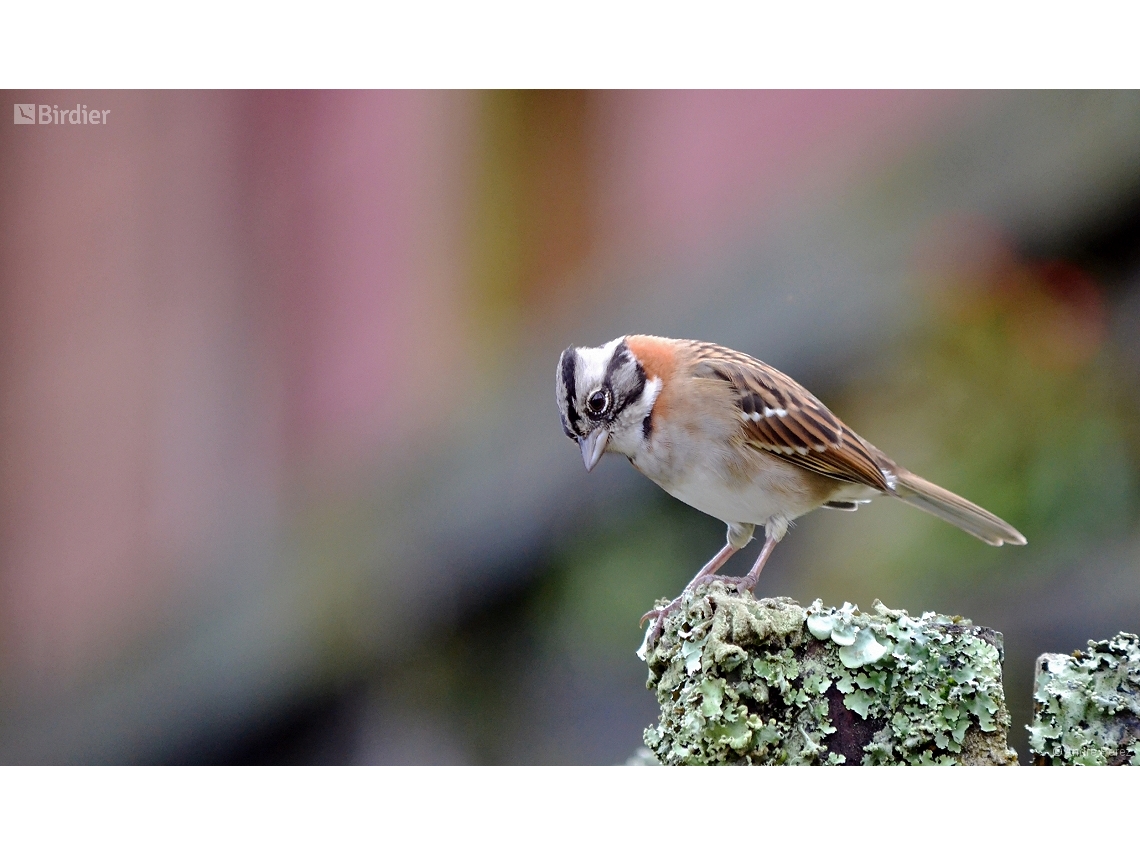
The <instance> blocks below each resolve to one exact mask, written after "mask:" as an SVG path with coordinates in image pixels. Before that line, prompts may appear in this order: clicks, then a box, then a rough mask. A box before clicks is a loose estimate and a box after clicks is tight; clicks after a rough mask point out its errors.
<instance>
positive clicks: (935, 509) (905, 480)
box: [895, 467, 1026, 546]
mask: <svg viewBox="0 0 1140 855" xmlns="http://www.w3.org/2000/svg"><path fill="white" fill-rule="evenodd" d="M895 474H896V476H897V477H898V483H897V484H896V486H895V495H896V496H898V497H899V498H900V499H902V500H903V501H904V502H906V503H907V504H908V505H911V506H913V507H916V508H918V509H920V510H923V511H926V512H927V513H928V514H934V516H936V517H938V518H939V519H942V520H946V522H948V523H950V524H951V525H956V526H958V528H960V529H962V531H965V532H968V533H969V534H972V535H973V536H974V537H976V538H978V539H979V540H984V541H985V542H986V543H988V544H989V545H990V546H1001V545H1002V544H1003V543H1012V544H1015V545H1017V546H1024V545H1025V543H1026V540H1025V536H1024V535H1022V533H1021V532H1019V531H1018V530H1017V529H1015V528H1014V527H1013V526H1011V525H1010V524H1009V523H1007V522H1006V521H1005V520H1003V519H1000V518H998V517H995V516H994V515H993V514H991V513H990V512H989V511H987V510H986V509H985V508H979V507H978V506H977V505H975V504H974V503H973V502H967V501H966V500H965V499H963V498H962V497H961V496H956V495H954V494H953V493H951V492H950V491H949V490H943V489H942V488H941V487H939V486H938V485H937V484H931V483H930V482H929V481H927V480H926V479H924V478H919V477H918V476H917V475H915V474H914V473H913V472H908V471H906V470H905V469H902V468H901V467H900V468H899V469H898V470H897V471H896V473H895Z"/></svg>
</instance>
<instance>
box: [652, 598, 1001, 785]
mask: <svg viewBox="0 0 1140 855" xmlns="http://www.w3.org/2000/svg"><path fill="white" fill-rule="evenodd" d="M646 638H647V640H648V635H647V636H646ZM638 655H639V656H641V658H642V659H644V660H645V662H646V664H648V666H649V683H648V687H649V688H651V689H655V690H656V692H657V699H658V702H659V703H660V704H661V719H660V721H659V722H658V724H657V726H655V727H651V728H648V729H647V730H646V731H645V744H646V745H647V746H648V747H649V748H650V750H652V751H653V753H654V754H655V755H656V757H657V758H658V760H660V761H661V762H662V763H665V764H682V763H684V764H700V765H708V764H725V763H731V764H765V765H777V764H778V765H784V764H796V765H809V764H811V765H820V764H845V765H857V764H863V765H896V764H904V765H910V764H947V765H950V764H973V765H1009V764H1012V763H1016V762H1017V755H1016V753H1014V751H1013V750H1012V749H1010V748H1009V747H1008V746H1007V744H1006V734H1007V732H1008V729H1009V714H1008V712H1007V711H1006V708H1005V695H1004V692H1003V690H1002V682H1001V660H1002V649H1001V634H1000V633H996V632H993V631H992V630H988V629H985V628H983V627H976V626H974V625H972V624H971V623H970V622H969V621H967V620H964V619H963V618H959V617H954V618H950V617H945V616H942V615H936V614H933V613H930V612H928V613H926V614H924V615H923V616H922V617H920V618H912V617H910V616H909V615H908V614H907V613H906V612H905V611H897V610H893V609H888V608H886V607H885V606H883V605H882V603H880V602H878V601H877V600H876V601H875V604H874V610H873V612H871V613H864V612H860V611H859V609H858V608H856V607H855V606H852V605H851V604H850V603H845V604H844V605H843V607H842V608H839V609H835V608H825V607H823V606H822V605H821V603H820V601H819V600H816V601H815V602H814V603H813V604H812V605H811V606H810V607H809V608H806V609H805V608H803V607H802V606H800V605H799V604H798V603H796V602H795V601H794V600H790V599H788V598H786V597H779V598H776V599H764V600H754V599H753V598H752V597H751V596H748V595H740V594H737V593H735V592H733V591H730V590H729V589H728V588H726V587H725V585H724V584H723V583H722V582H720V581H715V582H713V583H711V584H710V585H708V586H707V587H701V588H698V590H697V592H696V593H695V594H694V595H692V596H686V598H685V599H684V601H683V602H682V604H681V607H680V608H679V609H677V611H675V612H674V613H673V614H672V615H670V616H669V618H668V619H667V620H666V621H665V627H664V632H663V634H662V636H661V638H660V639H658V641H657V643H656V644H655V645H653V646H652V648H648V647H647V646H646V645H643V646H642V649H641V650H639V651H638Z"/></svg>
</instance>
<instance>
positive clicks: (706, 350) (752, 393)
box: [693, 342, 891, 492]
mask: <svg viewBox="0 0 1140 855" xmlns="http://www.w3.org/2000/svg"><path fill="white" fill-rule="evenodd" d="M693 344H694V345H695V347H696V349H697V367H696V374H697V376H701V377H709V378H716V379H720V380H724V381H726V382H727V383H728V384H729V385H730V386H731V387H732V389H733V392H734V394H735V395H736V396H737V401H738V404H739V406H740V412H741V430H742V431H743V436H744V441H745V442H747V443H748V444H749V445H752V446H755V447H756V448H760V449H763V450H764V451H767V452H769V453H771V454H775V455H778V456H779V457H781V458H783V459H784V460H787V461H788V462H789V463H794V464H796V465H797V466H802V467H803V468H804V469H809V470H811V471H812V472H818V473H820V474H821V475H827V476H829V477H831V478H838V479H840V480H841V481H850V482H853V483H856V484H866V485H867V486H869V487H874V488H875V489H877V490H882V491H884V492H891V488H890V487H889V486H888V484H887V480H886V476H885V475H884V474H883V471H882V469H881V468H880V462H879V461H880V458H881V455H880V454H879V453H878V452H877V450H876V449H874V448H872V447H871V446H869V445H867V443H866V442H864V441H863V439H862V438H861V437H860V436H858V434H856V433H854V432H853V431H852V430H851V429H850V428H848V427H846V426H845V425H844V424H843V423H842V422H841V421H839V419H837V418H836V417H835V416H834V415H833V414H832V413H831V411H830V410H829V409H827V407H825V406H824V405H823V404H822V403H821V402H820V401H819V399H818V398H816V397H815V396H814V395H812V394H811V392H809V391H808V390H807V389H805V388H804V387H803V386H801V385H800V384H799V383H797V382H796V381H795V380H793V379H792V378H791V377H788V376H787V375H786V374H782V373H780V372H779V371H777V370H776V369H774V368H772V367H771V366H769V365H765V364H764V363H763V362H761V361H760V360H758V359H753V358H752V357H750V356H747V355H746V354H743V353H739V352H737V351H734V350H729V349H728V348H726V347H721V346H719V345H715V344H707V343H705V342H694V343H693ZM882 463H884V464H886V465H887V466H891V464H890V462H889V461H886V460H882Z"/></svg>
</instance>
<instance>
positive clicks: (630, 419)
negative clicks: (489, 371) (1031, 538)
mask: <svg viewBox="0 0 1140 855" xmlns="http://www.w3.org/2000/svg"><path fill="white" fill-rule="evenodd" d="M557 384H558V408H559V410H560V412H561V416H562V428H563V430H565V431H566V435H567V436H569V437H570V438H571V439H573V440H575V441H576V442H577V443H578V445H579V446H580V447H581V450H582V460H583V462H584V463H585V464H586V469H587V471H588V470H592V469H593V468H594V467H595V466H596V465H597V463H598V460H599V459H600V458H601V456H602V454H603V453H604V452H606V451H611V452H616V453H618V454H624V455H625V456H626V457H628V458H629V461H630V462H631V463H632V464H633V465H634V467H635V468H636V469H637V470H638V471H639V472H641V473H642V474H643V475H645V476H646V477H648V478H649V479H650V480H652V481H653V482H655V483H656V484H657V485H658V486H660V487H662V488H663V489H664V490H665V491H666V492H667V493H669V494H670V495H672V496H675V497H676V498H678V499H680V500H681V501H682V502H685V503H686V504H689V505H692V506H693V507H694V508H696V509H697V510H700V511H704V512H705V513H706V514H710V515H711V516H714V517H716V518H717V519H720V520H722V521H724V522H725V523H726V524H727V525H728V542H727V544H725V546H724V548H723V549H721V550H720V552H718V553H717V554H716V555H715V556H713V558H712V560H710V561H709V562H708V563H707V564H706V565H705V566H704V567H702V568H701V569H700V571H699V572H698V573H697V575H696V576H694V577H693V580H692V581H691V582H689V584H688V585H687V586H686V588H685V590H686V591H690V590H692V589H694V588H696V587H697V586H698V585H699V584H702V583H704V582H707V581H709V578H710V577H711V576H712V575H713V574H714V573H716V572H717V571H718V570H719V569H720V568H721V567H722V566H723V565H724V563H725V562H726V561H727V560H728V559H729V558H730V557H731V556H732V555H733V554H734V553H735V552H737V551H738V550H740V549H742V548H743V547H744V546H745V545H746V544H747V543H748V542H749V541H750V540H751V539H752V533H753V530H754V529H755V527H756V526H758V525H761V526H763V527H764V546H763V548H762V549H761V551H760V556H759V558H757V559H756V563H755V564H754V565H753V566H752V569H751V570H750V571H749V572H748V575H747V576H744V577H743V578H742V579H740V580H739V581H738V582H737V583H736V585H737V589H738V590H740V591H751V590H752V589H753V588H754V587H755V586H756V581H757V579H758V578H759V576H760V571H761V570H762V569H763V568H764V562H765V561H767V560H768V556H769V555H771V554H772V549H773V547H775V545H776V544H777V543H779V541H780V539H781V538H783V536H784V535H785V534H786V533H787V530H788V525H789V523H791V521H792V520H794V519H796V518H797V517H800V516H803V515H804V514H806V513H808V512H809V511H813V510H815V509H816V508H820V507H828V508H838V509H841V510H855V509H856V508H858V506H859V505H861V504H864V503H866V502H869V501H870V500H871V499H872V498H874V497H875V496H882V495H887V496H894V497H895V498H897V499H901V500H902V501H904V502H906V503H907V504H908V505H913V506H914V507H916V508H920V509H921V510H924V511H926V512H927V513H931V514H934V516H936V517H939V518H940V519H943V520H946V522H948V523H951V524H952V525H956V526H957V527H958V528H960V529H962V530H963V531H966V532H968V533H970V534H972V535H974V537H977V538H979V539H980V540H984V541H985V542H986V543H988V544H991V545H992V546H1001V545H1002V544H1003V543H1013V544H1019V545H1020V544H1024V543H1025V538H1024V537H1023V536H1022V535H1021V533H1020V532H1018V531H1017V529H1015V528H1013V526H1011V525H1009V524H1008V523H1006V522H1005V521H1003V520H1001V519H998V517H996V516H994V515H993V514H991V513H990V512H989V511H987V510H985V509H983V508H980V507H978V506H977V505H975V504H973V503H971V502H968V501H966V500H965V499H963V498H962V497H960V496H956V495H954V494H953V493H951V492H950V491H948V490H944V489H942V488H941V487H939V486H937V485H935V484H932V483H930V482H929V481H925V480H923V479H922V478H919V477H918V476H917V475H915V474H914V473H912V472H909V471H907V470H906V469H904V468H903V467H901V466H899V465H898V464H897V463H895V462H893V461H892V460H891V459H890V458H888V457H887V456H886V455H885V454H883V453H882V452H881V451H879V449H877V448H875V447H874V446H873V445H871V444H870V443H869V442H867V441H866V440H864V439H863V438H862V437H860V436H859V435H858V434H856V433H855V432H854V431H852V430H851V429H850V428H849V427H847V426H846V425H844V424H843V422H841V421H839V419H837V418H836V417H835V416H834V415H832V413H831V411H830V410H828V409H827V407H825V406H824V405H823V404H822V403H820V401H819V399H817V398H816V397H815V396H814V395H812V394H811V393H810V392H808V391H807V389H805V388H804V387H803V386H801V385H800V384H799V383H797V382H796V381H795V380H793V379H792V378H791V377H788V376H787V375H786V374H782V373H780V372H779V371H777V370H776V369H774V368H772V367H771V366H768V365H765V364H764V363H763V362H761V361H760V360H758V359H753V358H752V357H751V356H748V355H747V354H744V353H740V352H738V351H735V350H730V349H729V348H727V347H721V346H719V345H716V344H708V343H706V342H701V341H689V340H683V339H671V338H659V337H657V336H647V335H627V336H622V337H621V338H616V339H614V340H613V341H611V342H609V343H607V344H604V345H602V346H601V347H568V348H567V349H566V350H564V351H563V352H562V357H561V359H560V360H559V362H558V380H557ZM680 601H681V597H677V599H675V600H673V601H672V602H671V603H670V604H669V605H667V606H665V607H664V608H661V609H654V610H652V611H650V612H648V613H647V614H646V615H645V616H644V617H642V622H643V623H644V622H645V620H647V619H649V618H653V619H654V626H653V628H652V630H651V637H653V638H655V637H656V636H657V635H659V634H660V632H661V627H662V623H663V621H664V618H665V616H666V615H667V614H668V613H669V612H670V611H672V610H673V609H675V608H676V607H677V605H678V604H679V603H680Z"/></svg>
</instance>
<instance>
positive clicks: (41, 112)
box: [12, 104, 111, 125]
mask: <svg viewBox="0 0 1140 855" xmlns="http://www.w3.org/2000/svg"><path fill="white" fill-rule="evenodd" d="M12 106H13V107H14V109H13V114H14V115H13V117H12V121H13V123H15V124H17V125H105V124H107V117H108V116H109V115H110V114H111V111H110V110H97V109H95V108H94V107H92V108H90V109H88V107H87V105H86V104H76V105H75V109H74V110H69V109H67V107H64V108H63V109H62V110H61V109H60V108H59V105H58V104H39V105H36V104H14V105H12ZM37 119H38V121H37Z"/></svg>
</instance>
